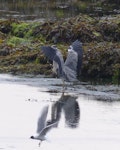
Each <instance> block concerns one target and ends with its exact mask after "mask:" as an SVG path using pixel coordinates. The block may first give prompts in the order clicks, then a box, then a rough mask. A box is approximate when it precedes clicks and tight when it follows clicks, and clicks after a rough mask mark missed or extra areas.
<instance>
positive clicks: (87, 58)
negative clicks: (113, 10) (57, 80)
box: [0, 14, 120, 84]
mask: <svg viewBox="0 0 120 150" xmlns="http://www.w3.org/2000/svg"><path fill="white" fill-rule="evenodd" d="M76 39H79V40H81V42H82V43H83V49H84V57H83V67H82V74H81V79H98V80H99V81H101V80H102V79H105V80H108V82H109V83H113V84H119V83H120V15H119V14H118V15H113V16H108V17H104V18H103V17H101V18H95V17H90V16H88V15H78V16H76V17H73V18H69V19H64V20H60V21H51V20H48V21H45V22H23V21H19V20H16V19H9V20H0V73H12V74H34V75H38V74H45V75H51V65H50V64H49V62H48V61H47V59H46V58H45V57H44V56H43V55H42V53H41V51H40V46H42V45H53V44H56V45H57V47H58V48H59V49H60V50H61V51H62V53H63V55H64V58H65V57H66V53H67V48H68V46H69V45H70V44H71V42H73V41H74V40H76Z"/></svg>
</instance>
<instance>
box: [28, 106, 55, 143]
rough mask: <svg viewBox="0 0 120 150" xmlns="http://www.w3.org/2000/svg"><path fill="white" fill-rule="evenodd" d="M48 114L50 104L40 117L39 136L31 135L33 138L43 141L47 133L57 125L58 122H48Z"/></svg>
mask: <svg viewBox="0 0 120 150" xmlns="http://www.w3.org/2000/svg"><path fill="white" fill-rule="evenodd" d="M47 114H48V106H45V107H44V108H43V110H42V113H41V115H40V117H39V119H38V124H37V133H38V135H37V136H31V137H30V138H31V139H36V140H40V141H43V140H45V139H46V138H45V135H46V133H47V132H48V131H49V130H50V129H51V128H53V127H56V124H57V122H55V123H52V124H49V125H48V124H47V121H46V119H47Z"/></svg>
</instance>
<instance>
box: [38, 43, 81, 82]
mask: <svg viewBox="0 0 120 150" xmlns="http://www.w3.org/2000/svg"><path fill="white" fill-rule="evenodd" d="M41 50H42V52H43V53H44V54H45V56H46V57H48V59H50V60H51V61H53V72H54V73H56V74H57V76H58V77H60V78H62V79H63V82H64V81H68V82H74V81H77V78H78V77H79V75H80V72H81V66H82V57H83V49H82V43H81V42H80V41H78V40H76V41H75V42H73V43H72V44H71V45H70V47H69V48H68V55H67V58H66V61H65V62H64V60H63V56H62V54H61V52H60V51H59V50H58V49H57V48H56V47H52V46H42V47H41Z"/></svg>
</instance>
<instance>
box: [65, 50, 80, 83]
mask: <svg viewBox="0 0 120 150" xmlns="http://www.w3.org/2000/svg"><path fill="white" fill-rule="evenodd" d="M77 62H78V56H77V53H76V52H75V51H68V55H67V59H66V61H65V65H64V76H65V79H66V80H67V81H72V82H73V81H76V80H77Z"/></svg>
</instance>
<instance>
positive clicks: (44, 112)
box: [37, 105, 48, 133]
mask: <svg viewBox="0 0 120 150" xmlns="http://www.w3.org/2000/svg"><path fill="white" fill-rule="evenodd" d="M47 114H48V105H47V106H45V107H44V108H43V110H42V112H41V115H40V117H39V119H38V125H37V133H40V132H41V131H42V130H43V129H44V128H45V123H46V118H47Z"/></svg>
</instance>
